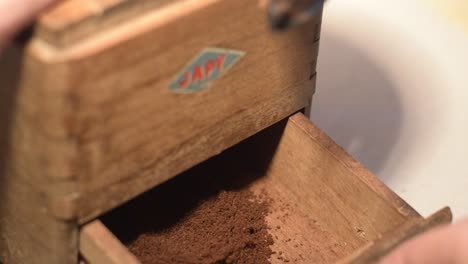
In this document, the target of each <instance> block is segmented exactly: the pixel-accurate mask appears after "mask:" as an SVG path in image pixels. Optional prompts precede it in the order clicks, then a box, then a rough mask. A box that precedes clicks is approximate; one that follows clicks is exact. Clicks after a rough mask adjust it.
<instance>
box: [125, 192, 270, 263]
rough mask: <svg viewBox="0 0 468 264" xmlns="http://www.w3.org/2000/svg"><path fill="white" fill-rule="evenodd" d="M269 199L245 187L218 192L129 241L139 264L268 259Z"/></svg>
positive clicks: (258, 260)
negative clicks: (161, 226) (163, 225)
mask: <svg viewBox="0 0 468 264" xmlns="http://www.w3.org/2000/svg"><path fill="white" fill-rule="evenodd" d="M267 213H268V202H266V201H259V200H258V199H257V198H256V197H255V196H254V195H253V193H251V192H250V191H246V190H240V191H239V190H236V191H222V192H220V193H219V194H217V195H215V196H212V197H209V198H208V199H206V200H204V201H201V202H200V203H199V204H198V205H197V206H196V207H195V208H194V209H193V210H192V211H191V212H190V213H188V214H187V215H186V216H184V217H182V218H181V219H179V221H178V222H177V223H175V224H174V225H172V226H170V227H168V228H166V229H163V230H159V231H157V232H147V233H143V234H140V235H139V237H138V238H137V239H136V240H134V241H132V242H130V243H129V244H128V247H129V249H130V251H131V252H132V253H133V254H135V255H136V256H137V258H138V259H140V261H141V262H142V263H143V264H163V263H174V264H177V263H180V264H185V263H187V264H188V263H197V264H198V263H199V264H222V263H233V264H243V263H246V264H247V263H252V264H262V263H265V264H266V263H270V262H269V258H270V256H271V255H272V253H273V252H272V250H271V249H270V245H272V244H273V238H272V237H271V235H270V234H269V233H268V230H267V225H266V222H265V216H266V214H267Z"/></svg>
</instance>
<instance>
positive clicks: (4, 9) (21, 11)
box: [0, 0, 57, 47]
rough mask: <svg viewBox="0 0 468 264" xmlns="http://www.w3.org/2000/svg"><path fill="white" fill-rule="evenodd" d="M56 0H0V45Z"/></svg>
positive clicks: (5, 42)
mask: <svg viewBox="0 0 468 264" xmlns="http://www.w3.org/2000/svg"><path fill="white" fill-rule="evenodd" d="M56 1H57V0H0V47H4V46H5V45H6V44H7V42H8V41H9V40H10V39H11V38H12V37H13V36H14V35H15V34H16V33H17V31H19V30H21V28H23V27H24V26H26V25H27V24H28V23H30V22H31V21H32V20H33V18H34V17H35V16H36V14H37V13H39V12H41V11H42V10H43V9H44V8H46V7H47V6H49V5H50V4H52V3H53V2H56Z"/></svg>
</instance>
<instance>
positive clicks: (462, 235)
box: [380, 221, 468, 264]
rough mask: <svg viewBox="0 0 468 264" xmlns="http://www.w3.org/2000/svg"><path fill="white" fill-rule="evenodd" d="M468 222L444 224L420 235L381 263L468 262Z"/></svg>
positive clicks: (425, 263)
mask: <svg viewBox="0 0 468 264" xmlns="http://www.w3.org/2000/svg"><path fill="white" fill-rule="evenodd" d="M467 247H468V222H467V221H465V222H460V223H458V224H455V225H451V226H444V227H440V228H437V229H434V230H433V231H430V232H428V233H426V234H423V235H421V236H418V237H416V238H414V239H412V240H410V241H408V242H407V243H405V244H403V245H402V246H400V247H399V248H397V249H396V250H395V251H394V252H392V253H391V254H390V255H389V256H387V257H385V258H384V259H383V260H382V261H381V262H380V264H436V263H437V264H439V263H452V264H458V263H460V264H461V263H468V253H467V250H466V248H467Z"/></svg>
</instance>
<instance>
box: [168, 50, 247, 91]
mask: <svg viewBox="0 0 468 264" xmlns="http://www.w3.org/2000/svg"><path fill="white" fill-rule="evenodd" d="M244 55H245V52H243V51H237V50H230V49H220V48H206V49H204V50H203V51H202V52H200V54H198V55H197V56H196V57H195V58H194V59H193V60H192V61H191V62H190V63H189V64H188V65H187V66H186V67H185V68H184V69H183V70H182V71H180V72H179V73H178V74H177V76H176V78H174V80H173V81H172V82H171V84H170V85H169V88H170V89H171V90H172V91H174V92H181V93H190V92H196V91H199V90H203V89H206V88H208V87H210V85H211V83H212V82H213V81H215V80H216V79H219V78H220V77H221V76H222V75H223V74H225V73H226V72H227V71H228V70H229V69H230V68H232V67H233V66H234V64H236V63H237V62H238V61H239V59H240V58H242V56H244Z"/></svg>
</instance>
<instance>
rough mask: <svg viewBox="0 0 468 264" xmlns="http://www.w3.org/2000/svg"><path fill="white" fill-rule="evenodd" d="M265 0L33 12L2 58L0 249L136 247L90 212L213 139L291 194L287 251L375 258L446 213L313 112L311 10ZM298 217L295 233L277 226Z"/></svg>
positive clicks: (281, 192) (162, 178)
mask: <svg viewBox="0 0 468 264" xmlns="http://www.w3.org/2000/svg"><path fill="white" fill-rule="evenodd" d="M266 9H267V3H266V1H257V0H139V1H131V0H67V1H63V2H61V3H60V4H59V5H57V6H55V7H53V8H52V9H51V10H49V11H48V12H46V13H45V14H43V15H42V16H41V17H40V19H38V21H37V22H36V24H35V27H34V32H33V33H32V36H31V37H30V38H29V40H28V41H27V42H26V44H25V45H24V46H22V47H16V48H12V49H11V50H9V51H7V52H6V54H5V56H6V58H4V59H2V60H3V61H2V66H1V67H2V68H1V69H2V70H1V74H2V75H4V76H3V77H2V79H1V80H2V84H1V85H2V87H1V89H0V93H2V96H1V100H2V102H1V103H0V115H1V116H0V122H2V124H1V126H0V127H1V132H0V144H1V152H0V262H3V264H76V263H79V261H83V263H88V264H101V263H102V264H132V263H133V264H135V263H139V260H138V259H137V258H136V257H135V256H133V255H132V254H131V253H130V252H129V251H128V250H127V248H126V247H125V246H124V245H123V244H122V243H121V242H120V241H119V240H118V239H117V238H116V237H115V236H114V235H113V233H112V232H113V230H110V229H109V228H108V227H106V226H105V225H104V224H103V223H102V222H101V221H100V220H99V219H100V217H101V216H102V215H103V214H105V213H107V212H108V211H110V210H113V209H115V208H118V207H119V206H121V205H122V204H124V203H126V202H128V201H131V200H133V199H134V198H136V197H138V196H139V195H140V194H142V193H144V192H146V191H148V190H150V189H153V188H155V187H156V186H158V185H160V184H162V183H164V182H166V181H167V180H169V179H171V178H173V177H176V176H177V175H179V174H180V173H183V172H185V171H187V170H189V169H190V168H192V167H194V166H195V165H197V164H200V163H203V162H205V161H207V160H210V158H212V157H216V156H223V155H232V156H229V158H230V159H231V157H232V159H231V160H235V161H236V164H237V165H236V166H233V167H226V168H225V169H226V170H230V171H233V170H239V171H242V170H245V171H251V172H252V173H257V174H258V180H255V181H253V183H252V184H251V185H249V187H248V188H251V189H252V190H253V191H257V190H260V189H262V190H266V191H267V192H268V195H269V196H270V197H272V198H273V200H276V199H278V200H279V199H281V200H287V201H289V202H290V204H291V205H292V208H291V217H289V218H287V219H277V218H274V217H269V218H268V219H267V221H268V224H269V225H272V226H276V225H277V224H281V226H283V227H284V228H282V229H281V230H277V229H272V230H271V232H272V233H273V234H274V237H278V239H277V240H275V243H274V245H273V246H272V247H274V250H277V251H279V250H281V251H283V252H285V254H288V255H290V256H298V255H301V256H302V257H301V258H300V260H298V261H297V263H373V262H375V261H376V260H377V259H378V258H379V257H380V256H381V255H384V254H385V253H387V252H388V251H389V250H391V249H392V248H394V247H395V246H396V245H398V244H399V243H401V242H402V241H404V240H406V239H407V238H409V237H411V236H413V235H415V234H417V233H420V232H422V231H424V230H426V229H427V228H430V227H432V226H434V225H436V224H439V223H445V222H449V221H450V220H451V213H450V210H449V209H448V208H446V209H443V210H441V211H440V212H438V213H436V214H435V215H433V216H432V217H429V218H427V219H424V218H423V217H421V216H420V215H419V214H418V213H417V212H416V211H415V210H414V209H412V208H411V207H410V206H409V205H408V204H407V203H406V202H405V201H403V200H402V199H401V198H399V197H398V196H397V195H396V194H395V193H393V192H392V191H391V190H389V189H388V188H387V187H386V186H385V185H384V184H383V183H382V182H380V181H379V180H378V179H377V178H376V177H375V176H374V175H373V174H372V173H371V172H369V171H368V170H367V169H366V168H364V167H363V166H362V165H361V164H360V163H359V162H357V161H356V160H354V159H353V158H352V157H350V156H349V155H348V154H347V153H345V152H344V151H343V149H342V148H340V147H339V146H338V145H337V144H336V143H335V142H333V140H331V139H330V138H329V137H328V136H327V135H325V134H324V133H323V132H321V131H320V130H319V129H318V128H317V127H316V126H315V125H313V124H312V123H311V122H310V121H309V119H308V118H307V117H306V116H305V115H304V113H305V114H307V113H308V109H310V105H311V101H312V96H313V94H314V92H315V81H316V64H317V55H318V50H319V39H320V25H321V17H322V16H321V12H318V13H317V14H316V15H315V16H314V17H313V18H312V19H310V20H308V22H306V23H304V24H302V25H300V26H294V27H291V28H288V29H287V30H284V31H281V32H275V31H273V30H271V27H270V25H269V21H268V19H267V16H266V14H267V10H266ZM232 147H234V148H236V149H237V150H236V151H234V152H233V151H231V149H232ZM236 157H237V158H236ZM247 165H248V166H247ZM220 177H222V176H220ZM155 202H158V201H155ZM276 206H279V205H277V204H275V202H273V204H272V211H273V212H274V211H275V208H276ZM312 216H313V219H312ZM130 228H131V227H130ZM311 232H313V234H314V235H313V236H309V234H311ZM299 233H300V234H302V235H301V236H298V237H297V240H298V241H300V242H301V243H302V244H303V245H304V246H303V247H301V248H294V247H289V246H288V245H287V244H285V243H284V242H282V241H283V240H282V239H281V238H284V237H288V236H289V237H291V236H294V235H295V234H299ZM317 241H321V242H320V243H319V242H317ZM353 261H354V262H353ZM272 263H281V262H279V260H276V259H272Z"/></svg>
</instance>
